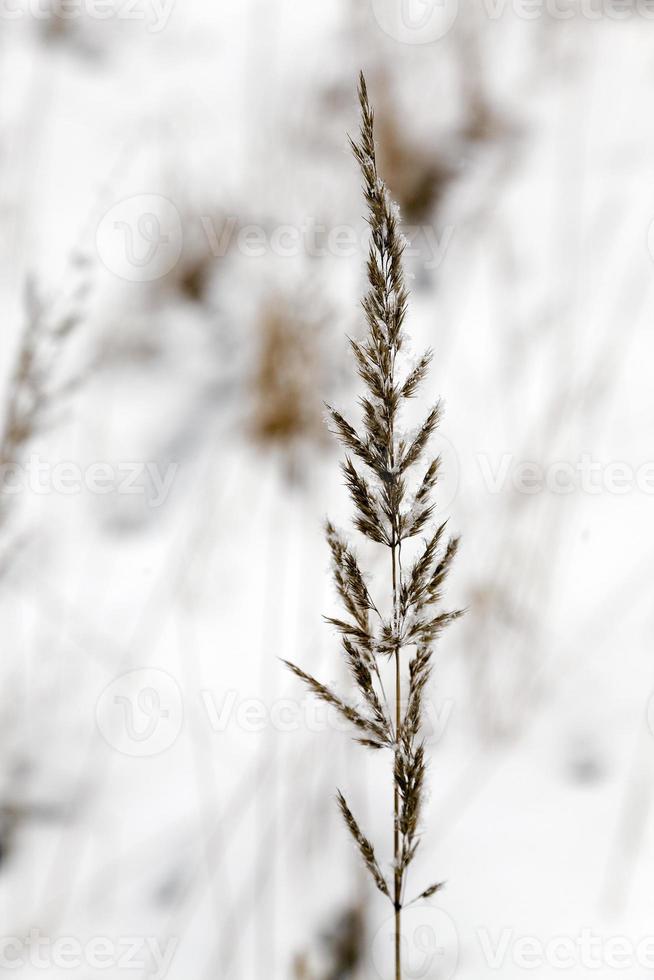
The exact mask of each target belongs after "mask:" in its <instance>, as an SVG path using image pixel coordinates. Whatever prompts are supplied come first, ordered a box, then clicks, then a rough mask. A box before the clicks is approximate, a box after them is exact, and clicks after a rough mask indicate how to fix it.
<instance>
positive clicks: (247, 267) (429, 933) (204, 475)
mask: <svg viewBox="0 0 654 980" xmlns="http://www.w3.org/2000/svg"><path fill="white" fill-rule="evenodd" d="M0 18H1V19H2V25H1V32H0V93H1V94H0V250H1V251H2V262H1V263H0V301H1V303H2V323H3V338H4V340H3V343H2V346H1V352H0V357H1V364H0V367H1V377H2V385H3V388H2V400H3V422H2V429H0V464H1V465H2V472H3V486H2V496H1V497H0V571H1V573H2V579H1V581H2V590H1V600H0V616H1V617H2V636H3V655H2V658H1V659H0V677H1V679H2V685H1V688H0V692H1V693H0V725H1V732H2V738H1V740H0V901H1V906H0V907H1V909H2V927H1V929H0V933H1V936H0V939H1V942H0V970H2V971H3V972H4V971H5V970H7V971H10V970H11V971H12V972H13V974H14V975H21V976H22V975H24V976H32V975H37V974H39V972H42V971H43V969H48V970H49V972H50V973H51V974H52V975H53V976H54V977H62V978H63V977H69V976H71V975H72V976H76V975H78V976H80V977H83V978H84V980H88V978H90V977H93V976H95V975H96V974H97V975H103V976H104V977H121V978H122V977H125V976H130V977H134V976H138V977H139V978H140V977H143V978H145V977H155V978H156V980H163V978H164V977H167V978H170V980H177V978H188V977H189V976H192V977H195V978H197V980H210V978H222V977H225V978H230V980H232V978H234V980H240V978H245V980H249V978H254V977H266V978H275V980H277V978H289V980H346V978H373V980H376V978H379V980H386V978H387V977H388V976H389V973H388V969H389V963H390V945H389V934H388V929H389V924H388V912H389V910H388V908H387V907H386V906H385V905H384V903H383V901H381V900H379V898H378V896H376V895H374V894H373V893H372V891H371V890H370V887H369V883H368V880H367V879H366V876H365V873H364V872H363V871H362V870H361V867H360V862H359V858H358V855H357V854H356V853H355V851H354V849H353V847H352V846H351V842H350V841H349V840H348V839H347V836H346V833H345V831H344V829H343V827H342V825H341V821H340V818H339V816H338V814H337V811H336V807H335V805H334V799H333V798H334V794H335V791H336V787H337V786H338V787H341V788H342V789H343V790H344V792H346V793H347V794H348V797H349V798H350V800H351V802H352V805H353V807H354V808H355V810H356V812H357V815H358V816H359V818H360V820H361V823H362V824H363V825H364V826H365V828H366V830H367V832H368V833H369V835H370V836H371V837H372V838H373V839H374V840H375V841H376V842H377V846H378V850H379V852H380V855H381V857H382V859H383V862H384V866H385V867H388V866H389V862H390V860H391V843H392V842H391V840H390V833H389V827H390V823H389V812H390V809H389V808H390V806H391V798H390V774H389V775H388V781H387V782H385V781H384V779H385V777H384V776H382V777H381V778H380V770H379V768H378V766H377V765H376V764H375V765H374V766H371V765H370V760H369V758H368V756H367V754H366V753H365V752H364V751H363V750H361V749H359V748H358V747H357V746H356V745H354V744H353V742H352V741H351V740H350V738H349V737H348V735H347V734H346V733H344V732H343V731H342V730H340V729H339V727H338V726H336V725H335V724H334V720H333V718H330V717H329V716H326V715H325V714H324V712H323V711H322V709H319V708H317V706H316V705H315V704H313V703H312V702H311V700H310V699H308V698H306V697H305V696H304V692H303V691H302V690H301V689H300V687H299V684H298V683H297V682H296V681H295V680H294V679H293V678H292V677H291V676H290V675H289V674H288V672H285V670H284V668H283V667H282V665H281V664H280V660H279V658H281V657H283V658H285V659H289V660H293V661H296V662H298V663H300V664H301V665H302V666H303V667H304V668H305V669H306V670H308V671H309V672H311V673H313V674H315V675H316V676H318V677H320V678H321V679H323V680H324V681H326V682H327V681H331V682H333V683H334V684H336V685H339V686H340V688H341V690H343V691H344V692H346V694H347V693H348V692H349V688H348V681H347V677H346V675H345V670H344V667H343V665H342V660H341V657H340V655H339V644H338V640H337V638H336V637H334V636H333V635H331V632H330V629H329V628H328V627H327V626H326V625H325V624H324V623H323V621H322V619H321V614H323V613H329V612H331V611H333V609H334V608H335V597H334V594H333V589H332V585H331V582H330V576H329V570H328V565H329V561H328V554H327V548H326V545H325V543H324V540H323V535H322V524H323V519H324V516H325V514H327V513H329V515H330V517H332V519H334V520H335V521H338V522H339V523H340V524H341V525H342V526H345V525H346V524H347V521H348V515H349V506H348V502H347V500H346V493H345V491H344V490H343V488H342V487H341V478H340V474H339V468H338V459H339V449H338V447H337V445H336V444H335V442H334V440H333V439H332V438H331V437H330V436H329V434H328V433H327V432H326V429H325V426H324V423H323V418H322V413H323V402H324V401H325V400H327V401H329V402H330V403H333V404H336V405H338V406H339V407H342V408H343V409H344V410H347V411H352V410H354V411H356V398H357V394H358V391H359V387H358V380H357V379H356V377H355V374H354V369H353V365H352V363H351V359H350V356H349V353H348V346H347V341H346V335H350V336H357V335H359V334H360V333H361V331H362V329H363V323H362V317H361V316H360V314H359V309H360V307H359V298H360V296H361V295H362V294H363V291H364V288H365V270H364V259H365V254H366V225H365V221H364V217H363V215H364V205H363V200H362V196H361V191H360V177H359V174H358V172H357V170H356V167H355V165H354V163H353V161H352V159H351V156H350V153H349V149H348V145H347V139H346V133H348V132H350V133H354V132H355V131H356V128H357V125H358V119H357V102H356V77H357V74H358V72H359V70H360V69H363V70H364V71H365V73H366V76H367V79H368V85H369V89H370V95H371V99H372V102H373V104H374V106H375V110H376V119H377V138H378V150H379V158H380V162H381V169H382V172H383V174H384V175H385V177H386V180H387V183H388V185H389V187H390V189H391V192H392V193H393V195H394V196H395V197H396V198H397V200H398V202H399V205H400V208H401V213H402V217H403V221H404V230H405V233H406V236H407V239H408V245H407V253H406V259H407V270H408V273H409V275H410V277H411V278H410V284H411V290H412V296H411V311H410V316H409V320H408V325H407V327H408V332H409V334H410V335H411V338H412V343H413V347H414V349H415V351H417V352H419V351H420V350H421V349H422V348H423V347H424V346H431V347H433V349H434V351H435V360H434V367H433V370H432V372H431V375H430V378H429V382H428V384H427V386H426V388H425V391H424V393H423V395H424V399H425V401H433V399H434V397H435V396H436V395H442V396H443V399H444V404H445V410H446V411H445V419H444V423H443V426H442V429H441V434H440V436H439V439H438V440H437V443H438V444H437V446H436V449H437V451H440V452H442V454H443V459H444V477H443V481H442V483H441V485H440V491H439V494H438V497H437V506H438V513H439V514H440V515H442V516H443V517H445V516H449V518H450V526H451V528H452V530H453V531H456V532H457V533H460V534H461V535H462V537H463V544H462V549H461V552H460V557H459V559H458V562H457V564H456V567H455V570H454V573H453V575H452V577H451V578H450V584H449V590H448V596H447V604H448V606H450V607H456V606H461V605H463V606H466V607H467V608H468V613H467V615H466V617H465V619H463V620H462V621H460V622H459V623H457V624H456V625H455V626H454V627H452V629H451V630H450V631H449V632H448V633H446V634H445V635H444V637H443V638H442V640H441V641H440V642H439V645H438V651H437V670H436V673H435V677H434V680H433V682H432V687H431V689H430V694H429V705H428V706H429V718H428V731H427V741H428V748H429V754H430V771H429V789H430V793H429V800H428V805H427V810H426V813H425V820H424V827H425V834H424V840H423V842H422V845H421V854H420V857H419V859H417V861H416V864H415V868H416V871H415V891H416V892H418V891H420V890H421V888H423V887H425V886H426V885H427V884H429V883H430V882H432V881H434V880H447V883H448V884H447V888H446V889H444V890H443V891H442V892H440V893H439V894H438V895H437V896H435V897H434V899H432V900H430V902H429V903H424V905H419V906H417V907H416V908H415V909H414V910H413V911H412V913H411V916H408V917H407V924H406V927H405V928H406V935H405V962H406V976H407V977H410V978H414V980H415V978H420V980H450V978H451V977H454V976H456V977H458V978H460V980H480V978H482V977H485V976H495V975H501V976H502V978H503V980H514V978H521V977H523V976H525V975H530V976H534V977H539V978H540V977H557V976H559V975H560V973H561V971H562V970H567V971H568V973H570V972H572V974H573V975H574V976H575V977H583V976H586V975H588V976H591V975H592V976H593V977H605V976H606V977H608V976H614V975H615V973H616V970H618V969H619V971H620V973H621V975H625V976H629V977H634V978H639V977H645V976H649V975H651V972H652V970H653V969H654V939H652V937H653V936H654V931H653V930H654V926H653V925H652V923H653V922H654V918H653V915H652V913H653V912H654V902H653V899H652V890H651V878H652V870H653V861H654V835H653V832H652V824H653V819H654V808H653V807H652V790H653V788H654V737H653V735H652V731H651V728H650V719H651V720H652V721H654V708H651V705H650V700H649V699H650V695H651V690H652V682H653V681H654V661H653V658H652V655H653V644H652V638H653V627H654V622H653V613H652V600H651V573H652V571H653V570H654V539H653V536H652V521H651V510H652V495H653V494H654V457H653V456H652V452H653V450H652V440H651V434H652V431H653V428H654V417H653V410H652V349H653V347H652V319H653V317H654V294H653V290H652V281H653V272H654V265H653V258H652V253H651V248H650V246H651V244H652V241H654V233H652V230H651V227H650V225H651V222H652V220H653V219H654V192H653V187H652V184H653V177H654V127H652V125H651V124H650V121H649V120H650V115H651V112H650V107H651V96H652V92H653V91H654V54H653V51H654V48H653V46H652V40H653V37H654V34H653V32H654V10H653V9H650V7H649V6H648V4H647V3H646V2H645V0H640V2H637V0H635V2H633V3H623V2H620V3H618V0H615V2H612V0H603V2H602V0H596V2H591V0H579V2H576V0H560V2H558V3H553V2H549V0H547V2H545V0H544V2H543V3H542V4H540V5H539V4H538V3H534V2H533V0H531V2H529V0H510V2H509V0H507V2H505V3H502V2H498V0H493V2H491V0H466V2H465V3H460V4H459V5H457V4H456V2H455V0H440V2H433V0H425V2H418V0H403V2H401V0H394V2H391V0H328V2H326V3H323V4H310V3H307V4H291V3H290V2H286V0H241V2H240V3H238V4H234V3H232V4H222V3H217V4H209V3H206V2H204V3H202V2H200V0H77V2H76V0H19V2H12V3H9V2H8V0H7V2H6V3H3V4H2V11H1V12H0ZM383 557H384V556H383V555H376V556H375V554H374V553H373V554H372V555H371V564H370V565H369V567H370V569H371V572H373V573H374V572H375V570H376V569H379V567H380V563H381V561H382V559H383ZM375 563H377V564H375ZM382 575H383V571H382ZM386 845H387V846H386ZM584 937H585V939H584ZM589 937H590V938H589Z"/></svg>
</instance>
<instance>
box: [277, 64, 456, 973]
mask: <svg viewBox="0 0 654 980" xmlns="http://www.w3.org/2000/svg"><path fill="white" fill-rule="evenodd" d="M359 103H360V109H361V130H360V134H359V138H358V140H351V141H350V143H351V147H352V151H353V153H354V156H355V159H356V160H357V162H358V164H359V167H360V170H361V174H362V177H363V192H364V197H365V200H366V204H367V208H368V222H369V225H370V249H369V254H368V258H367V273H368V291H367V293H366V295H365V297H364V299H363V303H362V306H363V311H364V315H365V319H366V325H367V336H366V337H365V339H364V340H363V341H352V340H351V341H350V346H351V349H352V353H353V356H354V359H355V362H356V367H357V370H358V373H359V377H360V378H361V380H362V381H363V383H364V385H365V387H366V393H365V394H364V395H363V396H362V397H361V398H360V407H361V416H362V427H361V430H360V429H359V428H358V427H357V426H356V425H355V424H353V423H352V422H351V421H350V420H348V419H346V418H345V416H343V415H342V414H341V413H340V412H339V411H338V410H337V409H335V408H332V407H331V406H329V407H328V414H329V419H330V422H331V425H332V427H333V431H334V432H335V434H336V436H337V437H338V438H339V440H340V441H341V443H342V444H343V446H344V447H345V450H346V456H345V460H344V462H343V464H342V468H343V475H344V477H345V484H346V486H347V488H348V490H349V492H350V497H351V499H352V503H353V505H354V517H353V524H354V527H355V529H356V530H358V531H359V532H360V533H361V534H363V535H364V536H365V537H366V538H368V539H369V540H371V541H372V542H374V543H376V544H377V545H379V546H382V547H384V548H386V549H387V553H388V555H389V558H390V561H389V564H388V572H389V575H388V579H389V581H388V585H387V589H386V590H385V592H386V597H385V598H386V602H384V601H382V597H381V596H378V595H377V589H374V590H373V589H372V588H371V587H370V586H369V585H368V582H367V581H366V578H365V577H364V573H363V571H362V569H361V567H360V565H359V562H358V559H357V557H356V555H355V552H354V550H353V549H352V547H351V546H350V545H349V543H348V542H347V541H346V540H345V538H344V537H343V536H342V535H341V534H340V533H339V532H337V531H336V529H335V528H334V527H333V525H332V524H331V523H328V524H327V528H326V534H327V541H328V544H329V547H330V550H331V555H332V569H333V576H334V582H335V585H336V590H337V593H338V595H339V597H340V599H341V602H342V604H343V607H344V609H345V612H346V615H347V616H348V617H349V619H341V618H335V617H329V618H328V619H327V621H328V622H329V623H330V624H331V625H332V626H334V628H335V629H336V630H337V631H338V632H339V633H340V634H341V642H342V647H343V652H344V655H345V661H346V664H347V666H348V668H349V671H350V674H351V676H352V679H353V681H354V684H355V686H356V689H357V691H358V694H359V697H360V707H357V708H353V707H351V706H350V705H348V704H347V703H346V702H345V701H344V700H343V699H342V698H341V697H340V696H339V695H337V694H335V693H334V692H332V691H331V690H329V689H328V688H326V687H325V686H324V685H323V684H321V683H320V682H319V681H317V680H316V679H315V678H313V677H311V676H310V675H309V674H307V673H305V672H304V671H303V670H301V669H300V668H299V667H296V666H295V665H293V664H288V666H289V667H290V669H291V670H292V671H293V672H294V673H295V675H296V676H297V677H299V678H300V679H301V680H302V681H303V683H304V684H305V685H306V686H307V687H308V688H309V690H310V691H312V692H313V694H315V695H316V696H317V697H319V698H321V699H322V700H323V701H326V702H327V703H328V704H331V705H332V706H333V707H334V708H335V709H336V710H337V711H339V712H340V714H341V715H343V717H345V718H346V719H347V720H348V721H349V722H350V723H351V724H352V726H353V729H354V734H355V737H356V740H357V741H358V742H360V743H361V744H362V745H364V746H365V747H368V748H371V749H374V750H377V751H378V750H380V749H386V750H388V751H389V752H390V754H391V757H392V767H391V771H392V787H393V815H392V841H393V863H392V868H393V871H392V880H389V881H387V880H386V878H385V877H384V875H383V874H382V871H381V866H380V864H379V861H378V859H377V856H376V852H375V849H374V847H373V844H372V843H371V842H370V840H369V839H368V838H367V837H366V836H365V835H364V833H363V832H362V831H361V829H360V827H359V825H358V824H357V822H356V820H355V819H354V817H353V815H352V812H351V810H350V808H349V806H348V804H347V803H346V801H345V798H344V797H343V795H342V794H341V793H340V792H339V794H338V805H339V808H340V811H341V814H342V816H343V819H344V821H345V824H346V826H347V828H348V830H349V832H350V834H351V835H352V837H353V839H354V841H355V842H356V844H357V847H358V850H359V852H360V854H361V857H362V859H363V862H364V864H365V866H366V868H367V870H368V872H369V873H370V875H371V877H372V879H373V882H374V884H375V885H376V887H377V888H378V889H379V891H380V892H382V894H384V895H385V896H386V897H387V898H388V899H389V901H390V902H391V904H392V906H393V909H394V915H395V978H396V980H401V977H402V963H401V943H400V937H401V915H402V908H403V907H404V892H405V885H406V880H407V875H408V872H409V867H410V865H411V863H412V861H413V859H414V858H415V855H416V852H417V850H418V846H419V843H420V816H421V812H422V805H423V795H424V793H423V790H424V783H425V774H426V765H427V761H426V756H425V746H424V744H423V740H422V736H421V731H422V723H423V703H424V695H425V691H426V688H427V684H428V683H429V679H430V677H431V673H432V656H433V643H434V641H435V639H436V638H437V637H438V635H439V634H440V633H441V632H442V630H443V629H445V627H446V626H448V625H449V624H450V623H451V622H453V621H454V620H455V619H456V618H457V617H458V616H459V615H460V612H458V611H455V612H443V611H441V610H440V609H439V608H438V606H439V604H440V601H441V591H442V587H443V585H444V582H445V579H446V577H447V574H448V572H449V570H450V568H451V565H452V562H453V561H454V558H455V556H456V551H457V546H458V539H456V538H454V539H452V540H450V541H449V542H447V543H445V540H444V539H445V531H446V523H443V522H441V523H440V524H439V525H438V526H437V527H436V528H434V529H432V530H431V531H430V532H429V534H428V536H427V540H426V541H425V543H424V546H423V548H422V550H421V552H420V554H419V555H418V557H417V558H416V559H415V561H414V563H413V565H412V566H411V567H410V568H409V569H408V570H407V571H405V570H404V568H403V565H402V542H403V541H404V540H406V539H408V538H410V537H414V536H415V535H417V534H419V533H420V532H421V531H422V530H423V529H425V528H427V527H428V525H429V524H430V522H431V519H432V516H433V512H434V504H433V501H432V491H433V489H434V488H435V486H436V484H437V482H438V478H439V473H440V460H439V459H435V460H432V461H430V462H429V463H428V465H427V468H426V470H425V469H424V463H422V460H423V457H424V455H425V453H426V450H427V447H428V444H429V440H430V438H431V436H432V435H433V433H434V431H435V430H436V428H437V427H438V424H439V421H440V414H441V412H440V405H439V404H436V405H435V406H434V407H433V408H432V409H431V410H430V411H429V413H428V414H427V417H426V418H425V420H424V421H423V422H422V424H421V425H420V426H419V427H418V429H417V430H416V431H415V432H414V433H413V434H411V435H409V434H408V433H405V432H403V431H402V427H401V416H402V409H403V406H404V404H405V403H406V402H407V401H408V400H409V399H410V398H413V397H414V396H415V395H416V394H417V392H418V391H419V389H420V386H421V384H422V383H423V382H424V380H425V378H426V375H427V372H428V369H429V365H430V363H431V360H432V353H431V351H427V352H425V353H424V354H423V355H422V356H421V357H420V358H419V360H418V362H417V364H416V365H415V366H413V367H408V368H407V367H406V366H405V365H404V363H403V361H404V356H403V347H404V340H405V338H404V322H405V319H406V312H407V304H408V293H407V290H406V287H405V280H404V272H403V267H402V252H403V248H404V240H403V238H402V236H401V233H400V229H399V214H398V209H397V207H396V206H395V204H394V203H393V201H392V200H391V198H390V195H389V193H388V190H387V188H386V185H385V184H384V182H383V180H382V179H381V177H380V175H379V173H378V171H377V161H376V156H375V139H374V116H373V111H372V108H371V106H370V102H369V99H368V93H367V88H366V83H365V79H364V78H363V75H362V76H361V77H360V82H359ZM353 457H354V458H355V459H356V460H357V465H356V466H355V463H354V462H353ZM421 463H422V466H423V469H422V472H423V475H422V477H419V478H418V480H415V479H414V476H413V474H414V470H415V469H417V468H418V464H421ZM414 483H415V484H417V488H416V489H415V490H414V491H413V492H412V493H411V492H410V488H411V486H412V485H413V484H414ZM387 607H388V608H390V614H389V613H388V612H385V613H382V612H381V611H380V610H384V609H386V608H387ZM411 648H414V651H415V652H414V654H413V656H411V655H410V653H408V651H410V649H411ZM384 670H387V671H389V672H390V671H392V681H393V684H394V692H393V693H394V698H393V701H392V702H391V703H389V701H388V699H387V697H386V691H385V686H384V683H383V679H382V675H383V671H384ZM407 675H408V676H407ZM407 680H408V698H407V702H406V706H405V707H404V709H403V707H402V687H403V682H404V684H405V685H406V683H407ZM441 887H442V886H441V884H435V885H431V886H430V887H428V888H426V889H424V890H423V891H422V892H421V893H420V895H419V896H418V898H417V899H414V901H417V900H418V899H427V898H429V897H431V896H432V895H434V894H436V892H437V891H438V890H439V889H440V888H441Z"/></svg>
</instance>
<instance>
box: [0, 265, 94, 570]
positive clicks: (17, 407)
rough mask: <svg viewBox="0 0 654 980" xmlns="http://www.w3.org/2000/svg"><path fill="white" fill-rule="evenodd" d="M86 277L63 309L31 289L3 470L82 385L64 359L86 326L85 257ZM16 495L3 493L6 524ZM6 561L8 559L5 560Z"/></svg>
mask: <svg viewBox="0 0 654 980" xmlns="http://www.w3.org/2000/svg"><path fill="white" fill-rule="evenodd" d="M79 264H80V273H81V279H80V282H79V285H78V286H77V287H76V288H75V290H74V292H73V295H72V297H70V298H68V297H66V298H64V300H63V305H62V306H61V308H60V309H58V308H57V304H56V303H54V302H52V301H51V300H49V299H48V298H46V297H45V296H44V295H43V294H42V292H41V291H40V290H39V288H38V287H37V284H36V282H35V281H34V280H33V279H29V280H28V282H27V284H26V287H25V297H24V308H25V325H24V327H23V330H22V333H21V336H20V340H19V343H18V349H17V352H16V355H15V360H14V365H13V370H12V373H11V377H10V379H9V384H8V389H7V394H6V397H5V405H4V418H3V421H2V427H1V428H0V474H2V476H3V478H4V476H5V474H6V473H7V471H8V470H11V469H12V468H14V467H17V466H19V465H20V463H21V460H22V458H23V455H24V453H25V451H26V449H27V447H28V446H29V444H30V443H31V442H32V440H33V439H34V438H35V437H36V436H37V435H38V434H40V433H42V432H44V431H45V430H46V429H48V428H51V427H52V426H54V425H55V423H56V421H57V418H58V413H59V412H60V410H61V407H62V405H63V403H64V401H65V400H66V398H67V397H68V396H69V395H70V394H71V393H72V392H73V391H74V390H75V389H76V388H77V387H78V386H79V385H80V383H81V382H82V380H83V377H82V373H81V372H79V371H77V372H73V373H72V374H69V375H68V376H64V377H63V378H62V374H64V371H62V368H61V361H62V358H63V356H64V353H65V350H66V347H67V344H68V342H69V339H70V337H71V335H72V334H73V333H74V332H75V330H76V329H77V327H78V326H79V324H80V321H81V319H82V314H83V308H84V305H85V303H86V301H87V298H88V290H89V281H88V278H87V273H86V266H85V263H84V262H83V261H82V260H80V262H79ZM14 499H15V498H13V497H7V496H5V495H4V494H1V493H0V527H2V526H3V525H4V524H5V523H6V521H7V518H8V515H9V507H10V503H11V502H12V501H13V500H14ZM3 564H4V563H3Z"/></svg>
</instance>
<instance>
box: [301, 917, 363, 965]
mask: <svg viewBox="0 0 654 980" xmlns="http://www.w3.org/2000/svg"><path fill="white" fill-rule="evenodd" d="M365 939H366V918H365V913H364V910H363V908H362V906H360V905H353V906H352V907H351V908H347V909H345V911H343V912H341V913H340V914H339V916H338V918H337V919H336V921H335V923H334V925H333V926H332V927H331V928H330V929H329V930H327V931H326V932H324V933H323V934H322V935H321V936H320V949H319V951H318V957H317V959H319V961H320V965H319V966H314V965H313V963H312V957H311V956H310V955H309V954H307V953H301V954H300V955H299V956H297V957H296V959H295V962H294V964H293V976H294V978H295V980H350V978H352V977H356V976H357V974H358V971H359V968H360V967H361V966H362V964H363V960H364V949H365Z"/></svg>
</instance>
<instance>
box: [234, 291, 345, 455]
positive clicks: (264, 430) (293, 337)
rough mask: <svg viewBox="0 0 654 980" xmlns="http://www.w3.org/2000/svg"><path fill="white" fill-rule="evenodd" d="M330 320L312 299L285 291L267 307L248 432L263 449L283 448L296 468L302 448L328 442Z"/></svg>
mask: <svg viewBox="0 0 654 980" xmlns="http://www.w3.org/2000/svg"><path fill="white" fill-rule="evenodd" d="M324 326H325V317H324V316H323V315H322V314H321V312H320V310H319V309H318V308H316V304H315V301H314V302H310V300H309V299H308V298H307V297H302V296H294V297H292V296H288V295H284V294H282V293H280V292H278V293H275V294H273V295H270V296H268V297H267V298H266V299H265V300H264V301H263V303H262V305H261V308H260V311H259V315H258V319H257V323H256V327H257V335H256V341H255V342H256V344H257V352H256V357H255V366H254V371H253V373H252V376H251V379H250V392H251V399H252V413H251V417H250V419H249V429H250V433H251V435H252V436H253V438H254V440H255V441H256V442H257V443H259V444H260V445H262V446H268V447H276V448H278V449H281V450H282V451H283V453H284V455H285V456H286V458H287V461H288V463H289V465H290V467H291V468H293V467H294V463H295V458H296V455H297V452H298V450H299V449H300V447H301V446H302V445H306V444H314V445H315V444H321V443H323V442H324V439H325V436H324V426H323V424H322V403H321V402H320V399H319V396H318V393H319V392H320V391H324V390H325V385H326V365H325V358H324V356H323V350H322V340H323V331H324Z"/></svg>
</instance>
